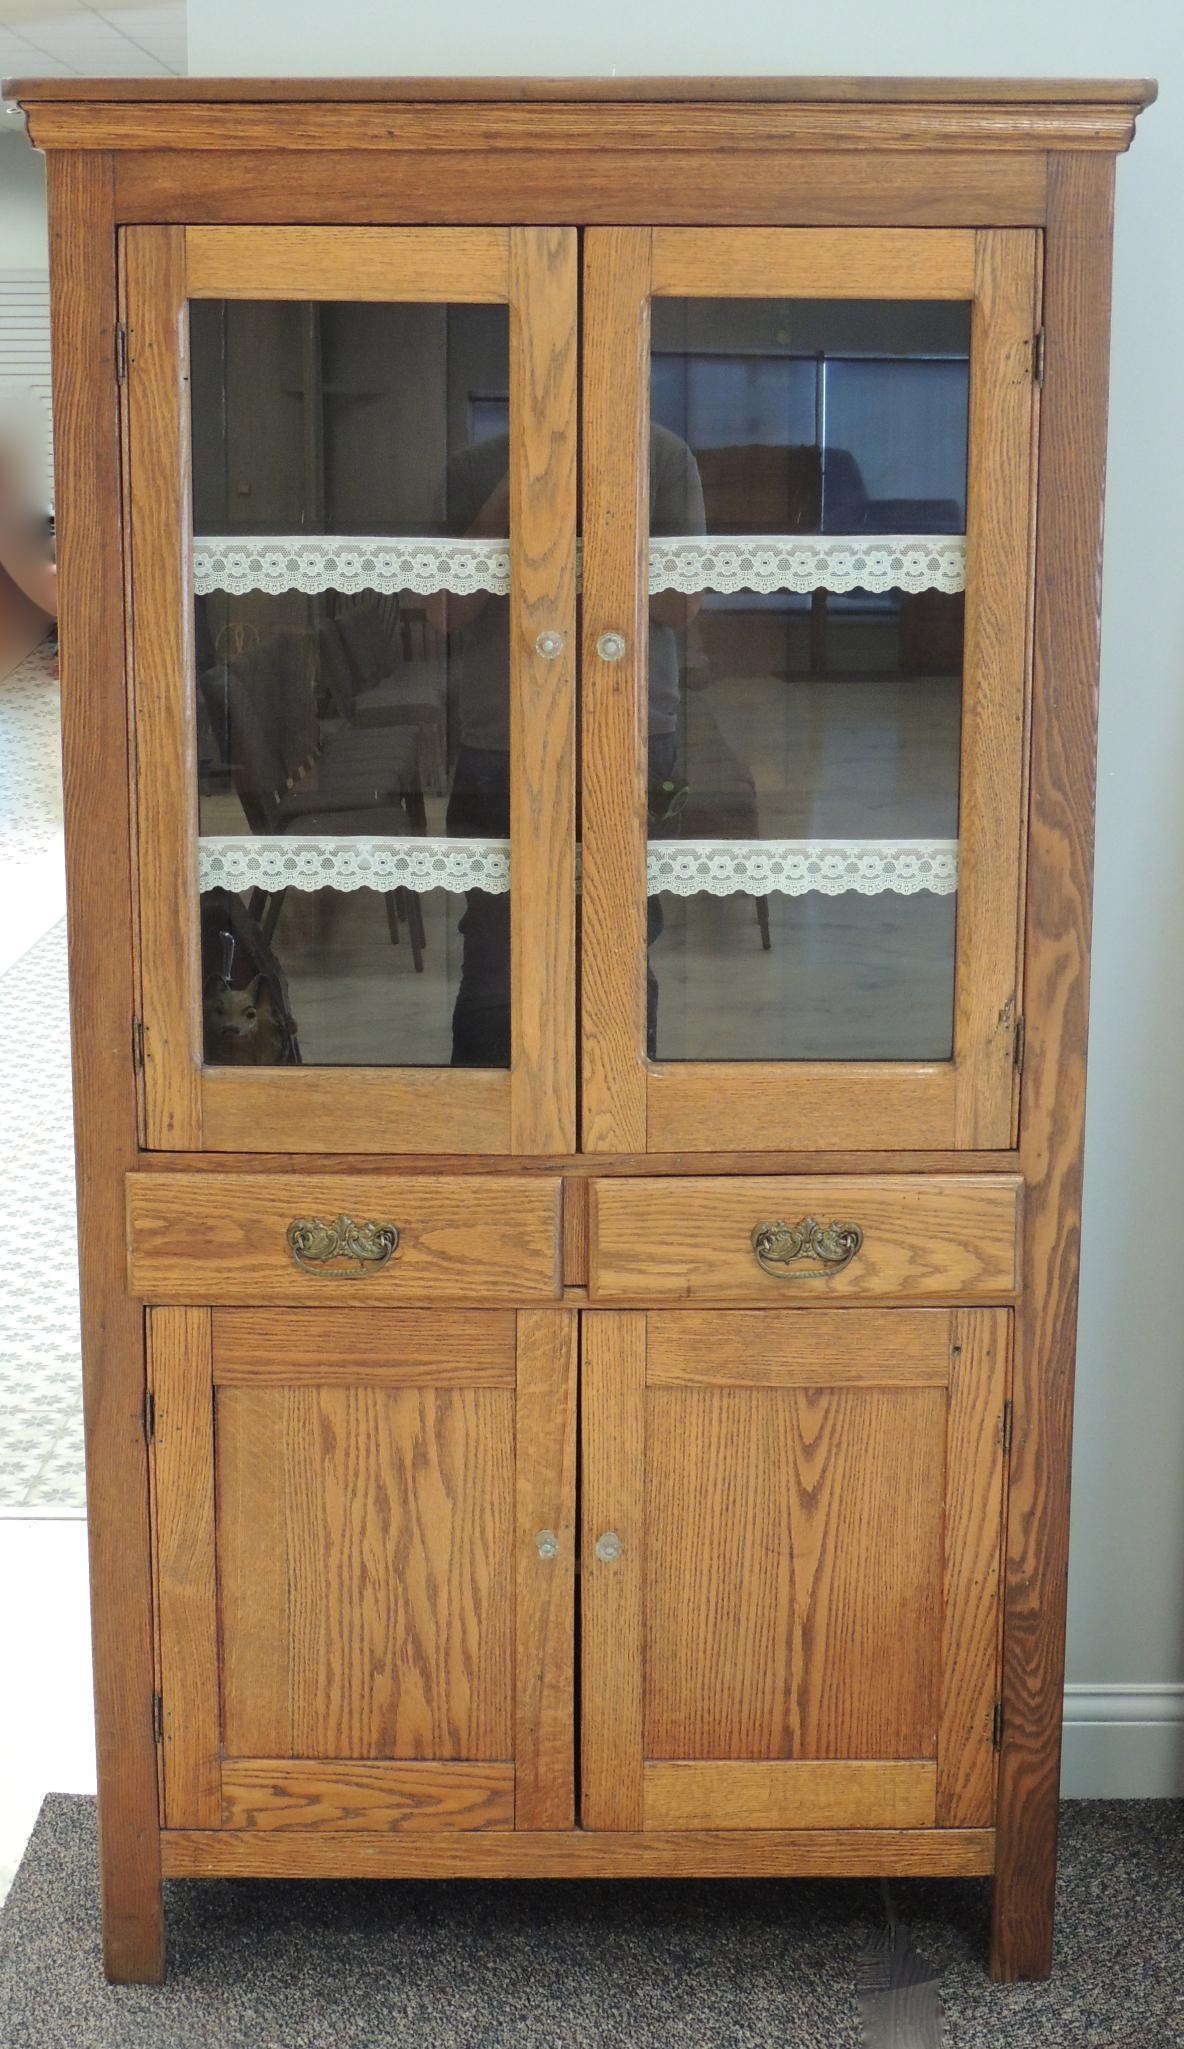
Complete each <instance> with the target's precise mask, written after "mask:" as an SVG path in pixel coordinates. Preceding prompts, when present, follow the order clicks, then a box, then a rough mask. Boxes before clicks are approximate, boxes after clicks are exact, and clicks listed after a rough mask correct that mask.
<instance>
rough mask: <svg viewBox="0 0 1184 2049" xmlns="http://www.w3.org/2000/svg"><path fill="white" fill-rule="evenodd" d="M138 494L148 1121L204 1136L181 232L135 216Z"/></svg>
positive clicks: (148, 1126) (150, 1137)
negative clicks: (150, 225) (144, 224)
mask: <svg viewBox="0 0 1184 2049" xmlns="http://www.w3.org/2000/svg"><path fill="white" fill-rule="evenodd" d="M123 247H124V264H125V268H126V280H127V282H126V292H127V318H128V385H127V415H128V461H129V476H128V479H127V485H126V488H127V492H128V503H129V505H130V509H131V525H130V541H131V562H130V583H131V616H132V681H133V690H134V696H135V719H136V763H137V770H136V797H137V812H138V816H137V845H138V854H139V876H138V881H139V891H138V896H139V930H140V968H141V992H140V1013H141V1016H142V1018H143V1024H144V1105H145V1132H146V1137H147V1142H148V1144H149V1145H150V1146H164V1147H169V1146H197V1145H200V1144H201V1142H202V1102H201V1061H202V1044H201V954H200V940H199V934H198V921H197V917H196V914H195V913H196V905H197V901H198V883H197V755H196V745H195V738H194V708H193V703H192V698H193V676H194V666H193V591H192V581H191V576H190V570H189V562H190V548H189V535H190V531H191V524H192V518H191V509H190V498H191V492H190V477H189V425H188V420H187V418H186V410H187V407H188V400H189V381H188V319H187V313H186V283H185V236H184V233H183V231H182V230H181V229H179V228H162V229H159V230H157V229H146V228H129V229H128V230H127V231H126V233H125V235H124V238H123Z"/></svg>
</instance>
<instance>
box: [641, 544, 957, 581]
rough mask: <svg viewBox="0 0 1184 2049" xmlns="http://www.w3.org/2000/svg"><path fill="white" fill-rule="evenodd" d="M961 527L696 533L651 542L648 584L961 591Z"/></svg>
mask: <svg viewBox="0 0 1184 2049" xmlns="http://www.w3.org/2000/svg"><path fill="white" fill-rule="evenodd" d="M965 583H966V540H965V536H964V535H962V534H951V535H933V534H920V535H918V534H877V535H875V536H872V537H869V538H868V539H866V540H865V539H863V538H862V537H860V536H857V535H856V536H853V535H851V534H827V535H819V534H787V535H785V536H783V537H781V536H777V535H769V534H738V535H736V536H735V537H730V538H727V539H720V538H719V537H718V536H715V535H704V534H693V535H687V536H684V537H683V538H681V539H677V540H670V541H651V542H650V589H651V591H664V590H674V591H684V592H686V593H687V594H688V595H690V594H692V593H694V592H696V591H704V590H710V591H728V592H730V591H762V592H769V591H797V592H799V593H800V594H802V595H805V594H806V593H807V592H810V591H817V590H824V591H834V592H836V593H838V592H841V591H853V590H863V591H889V590H900V591H929V590H937V591H960V590H962V589H963V588H964V586H965Z"/></svg>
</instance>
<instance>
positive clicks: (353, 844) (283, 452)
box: [190, 301, 509, 1066]
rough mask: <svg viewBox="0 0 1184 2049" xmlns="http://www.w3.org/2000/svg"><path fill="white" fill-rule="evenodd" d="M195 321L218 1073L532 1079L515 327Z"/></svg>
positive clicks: (205, 774) (202, 671)
mask: <svg viewBox="0 0 1184 2049" xmlns="http://www.w3.org/2000/svg"><path fill="white" fill-rule="evenodd" d="M190 312H191V366H192V376H191V389H192V406H193V508H194V532H195V535H196V536H197V537H198V538H197V545H196V549H195V589H196V592H197V596H196V624H195V657H196V669H197V716H198V746H199V778H200V781H199V790H200V797H199V829H200V835H201V841H202V849H201V853H202V885H203V893H202V920H201V924H202V954H203V988H204V995H203V1011H204V1027H205V1053H206V1059H207V1061H209V1062H212V1063H219V1064H232V1065H234V1064H256V1065H274V1064H285V1063H290V1062H294V1061H298V1060H299V1061H303V1062H305V1063H313V1064H325V1065H338V1064H347V1065H399V1066H409V1065H432V1066H440V1065H448V1064H450V1063H451V1064H456V1065H480V1066H503V1065H506V1064H507V1063H508V1060H509V897H508V895H507V894H506V893H505V889H506V880H507V863H506V859H505V850H504V848H503V849H502V850H501V852H500V854H499V856H498V858H497V860H493V861H491V860H490V859H489V858H487V857H486V856H485V855H483V853H482V848H481V842H483V841H485V840H488V839H495V840H498V839H500V840H503V841H504V839H505V838H506V836H507V834H508V831H509V751H508V750H509V736H508V725H509V652H508V650H509V634H508V599H507V596H506V592H507V589H508V576H507V564H506V549H505V541H506V537H507V536H508V532H509V525H508V514H509V482H508V454H509V438H508V433H509V419H508V400H507V389H508V332H507V311H506V308H505V307H504V306H469V305H463V306H442V305H410V304H398V305H393V304H339V303H334V304H323V305H312V304H296V303H286V302H278V301H269V302H266V303H255V302H248V301H197V302H194V303H193V305H192V307H191V309H190ZM429 537H430V538H431V539H432V541H433V544H434V545H433V547H432V548H431V549H425V548H421V549H419V550H415V549H410V550H408V549H402V550H399V549H398V548H397V547H396V546H395V545H394V543H395V541H396V540H397V539H399V538H405V539H411V540H416V539H419V540H427V539H428V538H429ZM450 540H456V541H464V542H465V544H466V545H465V546H463V547H453V548H450V547H449V546H448V543H449V541H450ZM384 541H385V542H386V543H387V544H388V545H387V546H386V548H385V549H384V547H383V543H384ZM285 542H287V543H288V544H289V545H288V546H285ZM488 542H492V543H493V544H494V545H493V546H492V547H486V546H482V545H479V544H481V543H488ZM499 542H500V543H501V545H500V546H498V545H497V544H498V543H499ZM297 543H298V544H299V545H296V544H297ZM469 841H473V842H474V843H475V844H474V845H473V846H472V847H470V846H469V845H468V842H469ZM453 842H460V843H461V844H460V845H453ZM433 849H435V850H436V854H437V855H439V856H440V858H435V857H434V855H433ZM445 852H446V853H447V855H448V859H447V860H446V861H445V860H444V858H443V855H444V853H445ZM499 863H500V867H499ZM441 879H442V880H443V881H444V882H445V883H446V886H437V885H438V882H439V881H440V880H441ZM479 882H484V883H485V884H486V885H487V886H486V887H479V886H477V884H478V883H479Z"/></svg>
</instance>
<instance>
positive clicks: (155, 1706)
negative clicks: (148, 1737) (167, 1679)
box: [152, 1693, 164, 1743]
mask: <svg viewBox="0 0 1184 2049" xmlns="http://www.w3.org/2000/svg"><path fill="white" fill-rule="evenodd" d="M152 1736H153V1740H154V1741H155V1742H157V1743H159V1742H161V1741H162V1740H163V1737H164V1699H163V1696H162V1695H161V1694H159V1693H154V1694H153V1696H152Z"/></svg>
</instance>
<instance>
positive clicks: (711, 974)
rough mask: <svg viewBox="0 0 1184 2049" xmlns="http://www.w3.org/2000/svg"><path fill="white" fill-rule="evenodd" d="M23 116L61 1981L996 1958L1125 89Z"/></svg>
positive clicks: (1026, 1829)
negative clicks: (757, 1948)
mask: <svg viewBox="0 0 1184 2049" xmlns="http://www.w3.org/2000/svg"><path fill="white" fill-rule="evenodd" d="M13 91H14V95H15V97H16V98H17V99H19V100H20V101H21V103H22V104H23V105H25V107H26V108H27V109H28V111H29V116H30V124H31V130H32V135H33V139H34V141H35V142H36V143H37V144H38V145H39V146H41V147H43V148H45V149H46V151H47V153H48V156H49V183H50V201H51V216H52V242H53V265H54V277H53V286H54V290H53V302H54V308H55V311H54V343H55V359H56V369H55V407H56V414H55V418H56V442H57V460H58V480H59V487H58V505H57V513H58V529H59V534H60V548H61V565H62V585H63V608H62V652H63V682H64V725H65V755H66V791H67V816H68V833H67V855H68V864H69V883H70V932H71V955H72V1002H73V1014H74V1042H75V1049H76V1054H75V1057H76V1072H77V1101H78V1112H79V1116H78V1147H79V1169H80V1172H79V1181H80V1205H81V1218H82V1282H83V1306H84V1327H85V1330H84V1349H85V1375H86V1390H87V1415H88V1472H89V1487H90V1504H91V1506H90V1513H91V1521H92V1530H93V1534H94V1556H95V1572H94V1616H95V1662H96V1696H97V1715H98V1723H99V1732H100V1739H101V1740H100V1756H101V1759H102V1767H101V1785H100V1814H101V1823H102V1863H103V1885H104V1903H105V1930H106V1935H105V1940H106V1960H107V1968H108V1971H109V1973H110V1975H111V1976H112V1977H113V1978H117V1979H150V1978H153V1977H158V1976H159V1975H160V1973H161V1971H162V1969H163V1928H162V1917H161V1886H160V1881H161V1877H162V1875H165V1874H167V1875H172V1876H178V1877H183V1876H189V1875H195V1874H218V1873H225V1874H237V1875H242V1876H273V1875H285V1874H305V1875H309V1876H325V1877H331V1876H342V1875H345V1876H347V1875H351V1874H367V1873H368V1874H372V1875H416V1874H418V1875H423V1876H431V1875H441V1876H443V1875H454V1874H462V1875H463V1874H469V1875H481V1876H489V1877H496V1876H503V1875H513V1874H519V1875H535V1876H546V1875H556V1876H570V1875H573V1874H580V1873H582V1874H587V1875H603V1876H615V1875H634V1876H636V1875H644V1874H664V1875H681V1874H686V1875H693V1874H700V1875H721V1876H722V1875H728V1874H740V1873H748V1874H761V1875H769V1876H777V1875H781V1876H786V1877H789V1876H793V1875H795V1874H806V1873H812V1874H816V1875H825V1874H842V1873H848V1874H877V1873H894V1872H896V1873H905V1872H908V1873H928V1874H931V1875H935V1876H940V1875H953V1874H961V1875H979V1876H983V1877H988V1876H989V1877H991V1878H992V1879H993V1883H994V1937H993V1949H992V1968H993V1969H994V1970H995V1972H996V1973H997V1974H998V1975H1000V1976H1004V1977H1019V1976H1031V1975H1039V1974H1040V1973H1042V1972H1044V1971H1047V1969H1048V1966H1049V1960H1050V1955H1051V1934H1052V1918H1051V1917H1052V1884H1053V1876H1054V1870H1055V1829H1056V1794H1057V1765H1058V1739H1059V1714H1060V1705H1059V1703H1060V1692H1061V1683H1062V1673H1063V1627H1064V1584H1063V1582H1064V1560H1065V1549H1066V1536H1067V1478H1068V1447H1069V1434H1070V1397H1071V1385H1072V1363H1073V1340H1074V1320H1075V1312H1076V1266H1075V1260H1076V1244H1077V1232H1078V1212H1079V1177H1080V1155H1081V1117H1082V1098H1083V1060H1084V1043H1085V1005H1086V987H1087V958H1088V931H1089V890H1090V871H1091V856H1090V838H1091V829H1092V819H1091V814H1090V792H1091V790H1092V775H1093V729H1094V699H1095V686H1096V664H1097V634H1098V619H1097V606H1096V591H1097V564H1098V551H1099V545H1100V532H1101V525H1100V522H1101V489H1102V469H1103V455H1104V425H1105V420H1104V415H1105V391H1106V336H1107V323H1108V289H1109V246H1110V208H1111V194H1112V184H1113V165H1114V158H1115V155H1116V153H1117V152H1119V151H1121V150H1122V149H1124V148H1125V147H1126V145H1127V143H1128V142H1129V140H1130V137H1131V132H1132V129H1133V123H1134V117H1135V115H1136V113H1137V112H1138V110H1139V108H1140V107H1141V106H1142V105H1144V104H1145V103H1146V101H1147V100H1148V99H1149V98H1150V97H1152V96H1153V88H1151V87H1149V86H1147V85H1145V84H1138V83H1134V84H1123V83H1120V82H1114V81H1109V82H1101V83H1097V84H1089V83H1086V82H1080V81H1078V82H1071V83H1065V82H1061V83H1043V84H1041V83H1035V84H1033V83H1024V82H1022V81H991V82H986V81H979V82H974V83H970V84H958V83H957V82H950V81H895V82H891V81H888V82H886V81H870V82H869V81H858V80H826V81H822V80H813V81H812V80H797V81H792V80H791V81H740V80H724V81H683V82H674V83H668V84H664V83H661V82H655V81H649V82H635V83H632V84H630V83H628V82H624V83H622V82H618V81H614V82H613V83H612V85H611V86H609V85H600V84H597V83H595V82H591V83H587V84H585V85H581V86H574V85H571V84H566V85H565V84H563V83H548V82H545V81H518V82H506V81H502V82H498V81H487V82H485V83H483V84H474V83H465V82H456V81H453V82H443V81H420V82H418V83H417V82H414V81H411V82H403V83H393V82H382V81H374V82H370V81H367V82H355V83H354V84H350V85H343V86H340V87H337V88H332V89H329V88H324V89H321V88H313V87H312V86H310V85H308V84H305V85H302V86H300V85H294V84H285V83H284V82H282V81H263V80H260V81H253V82H249V83H238V84H236V83H234V82H227V81H222V82H219V83H218V84H216V85H215V84H210V83H203V82H202V81H184V82H180V83H176V84H172V83H170V84H169V85H168V86H167V87H165V86H164V85H162V84H161V83H160V82H158V81H152V82H147V83H143V84H140V85H136V86H126V85H111V84H103V83H101V82H99V83H96V82H85V81H69V82H49V83H45V84H27V85H18V86H17V87H15V88H14V89H13ZM475 167H476V168H475ZM141 1419H142V1424H141ZM577 1702H578V1714H577Z"/></svg>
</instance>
